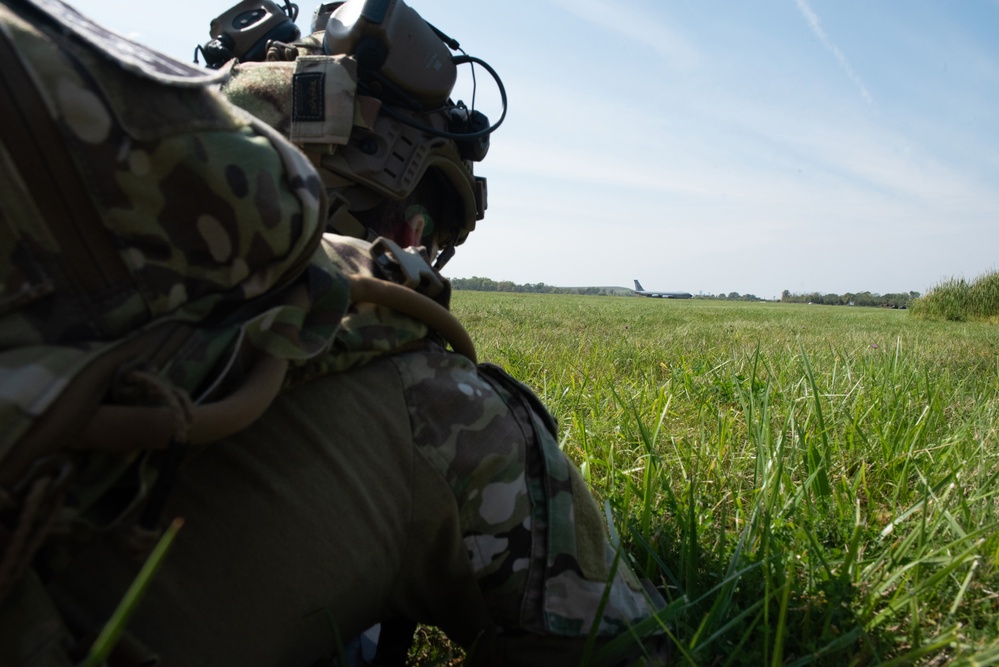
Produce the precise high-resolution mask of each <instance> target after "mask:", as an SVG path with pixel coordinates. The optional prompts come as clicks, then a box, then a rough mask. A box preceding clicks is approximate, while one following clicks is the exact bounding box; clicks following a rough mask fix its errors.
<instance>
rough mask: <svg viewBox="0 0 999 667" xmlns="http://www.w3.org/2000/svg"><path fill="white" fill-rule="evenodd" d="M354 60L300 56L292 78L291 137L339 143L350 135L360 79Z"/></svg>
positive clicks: (305, 141) (317, 141)
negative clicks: (357, 78) (356, 76)
mask: <svg viewBox="0 0 999 667" xmlns="http://www.w3.org/2000/svg"><path fill="white" fill-rule="evenodd" d="M348 63H349V64H350V65H353V61H346V60H343V59H342V58H341V57H339V56H299V58H298V59H297V60H296V61H295V75H294V78H293V79H292V93H291V94H292V111H291V128H290V131H289V139H291V141H292V142H294V143H297V144H339V145H343V144H346V143H347V140H348V139H350V131H351V128H352V127H353V125H354V92H355V91H356V89H357V82H356V81H355V79H354V73H353V69H352V68H351V67H349V66H348Z"/></svg>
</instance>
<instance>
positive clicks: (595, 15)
mask: <svg viewBox="0 0 999 667" xmlns="http://www.w3.org/2000/svg"><path fill="white" fill-rule="evenodd" d="M549 1H550V2H551V3H552V4H553V5H556V6H557V7H560V8H561V9H563V10H565V11H567V12H569V13H571V14H574V15H575V16H577V17H579V18H581V19H583V20H585V21H588V22H589V23H592V24H593V25H595V26H597V27H599V28H602V29H604V30H610V31H612V32H615V33H617V34H618V35H622V36H624V37H625V38H627V39H628V40H630V41H633V42H636V43H638V44H642V45H644V46H645V47H647V48H649V49H651V50H652V51H654V52H656V53H658V54H659V55H661V56H662V57H663V59H664V60H665V61H666V65H667V66H668V67H670V68H672V69H676V70H684V69H690V68H692V67H695V66H696V65H697V64H698V63H699V62H700V55H699V53H698V51H697V49H695V48H694V47H693V45H692V44H691V43H690V42H689V40H687V38H686V37H684V36H683V35H682V34H680V33H679V32H678V31H676V30H675V29H673V28H672V27H670V26H668V25H666V24H665V23H664V22H663V21H662V20H661V19H660V17H658V16H655V15H653V14H651V13H649V12H642V11H639V10H637V9H635V8H633V7H629V6H628V5H626V4H624V3H622V2H620V0H618V1H617V2H614V3H610V4H608V3H607V2H606V1H604V0H549ZM654 6H656V7H659V6H660V5H659V3H655V5H654Z"/></svg>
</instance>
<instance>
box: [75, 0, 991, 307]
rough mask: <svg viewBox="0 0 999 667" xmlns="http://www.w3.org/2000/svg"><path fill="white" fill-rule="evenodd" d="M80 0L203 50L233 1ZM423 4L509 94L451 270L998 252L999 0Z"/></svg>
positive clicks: (553, 276)
mask: <svg viewBox="0 0 999 667" xmlns="http://www.w3.org/2000/svg"><path fill="white" fill-rule="evenodd" d="M71 4H73V5H74V6H75V7H76V8H77V9H79V10H80V11H82V12H83V13H85V14H87V15H89V16H90V17H91V18H94V19H96V20H98V21H99V22H101V23H103V24H104V25H106V26H108V27H110V28H112V29H114V30H116V31H118V32H120V33H122V34H124V35H126V36H129V37H132V38H133V39H137V40H139V41H143V42H145V43H147V44H149V45H151V46H153V47H155V48H157V49H159V50H161V51H164V52H165V53H168V54H170V55H173V56H175V57H177V58H178V59H182V60H185V61H190V59H191V55H192V53H193V50H194V46H195V45H196V44H198V43H203V42H205V41H207V39H208V23H209V21H210V20H211V19H212V18H213V17H214V16H216V15H218V14H219V13H221V12H222V11H224V10H225V9H227V8H228V7H229V6H230V5H229V3H227V2H221V3H218V4H213V3H209V2H205V1H204V0H198V1H195V0H174V2H171V3H148V2H135V1H134V0H76V2H73V3H71ZM316 4H318V3H316ZM409 4H410V5H411V6H412V7H414V8H415V9H416V10H417V11H419V12H420V13H421V14H422V15H423V16H424V17H425V18H426V19H428V20H429V21H430V22H431V23H433V24H435V25H436V26H437V27H439V28H440V29H442V30H443V31H444V32H446V33H448V34H449V35H451V36H452V37H454V38H456V39H457V40H459V41H460V42H461V45H462V47H463V48H464V49H465V50H466V51H467V52H468V53H469V54H471V55H474V56H478V57H480V58H482V59H483V60H485V61H487V62H488V63H490V64H491V65H492V66H493V67H494V68H495V69H496V70H497V71H498V72H499V74H500V76H501V77H502V78H503V82H504V84H505V85H506V89H507V93H508V95H509V102H510V109H509V113H508V116H507V120H506V122H505V123H504V124H503V126H502V127H501V128H500V129H499V130H498V131H497V132H496V133H495V134H494V135H493V137H492V144H491V149H490V153H489V155H488V157H487V158H486V160H485V161H484V162H483V163H482V164H481V165H478V166H477V171H478V173H480V174H481V175H484V176H486V177H488V179H489V210H488V212H487V215H486V219H485V220H483V221H481V222H480V223H479V227H478V229H477V230H476V231H475V233H473V234H472V235H471V236H470V237H469V240H468V241H467V242H466V243H465V244H464V245H463V246H461V247H460V248H459V249H458V253H457V255H456V256H455V258H454V259H453V260H451V263H450V264H449V265H448V266H447V267H446V269H445V273H446V274H447V275H450V276H452V277H471V276H473V275H478V276H487V277H489V278H493V279H494V280H513V281H514V282H518V283H526V282H530V283H537V282H544V283H548V284H551V285H559V286H588V285H598V286H607V285H619V286H630V285H631V281H632V280H633V279H634V278H638V279H640V280H641V281H642V283H643V284H644V286H645V287H646V288H647V289H662V290H676V291H680V290H682V291H689V292H692V293H694V294H697V293H706V294H717V293H719V292H724V293H728V292H732V291H736V292H739V293H742V294H747V293H751V294H756V295H757V296H760V297H764V298H771V297H774V296H778V295H779V294H780V292H781V290H783V289H789V290H791V291H792V292H799V293H800V292H813V291H818V292H823V293H826V292H835V293H844V292H852V291H861V290H869V291H872V292H879V293H887V292H908V291H910V290H915V291H918V292H924V291H925V290H926V289H928V288H930V287H932V286H933V285H935V284H937V283H939V282H940V281H941V280H943V279H947V278H950V277H964V278H969V279H970V278H974V277H976V276H978V275H980V274H982V273H985V272H989V271H993V270H996V269H997V268H999V122H997V121H999V0H963V1H961V2H957V1H944V0H906V1H905V2H902V1H901V0H895V1H889V0H882V1H880V2H870V1H869V0H867V1H860V0H758V1H754V2H739V1H736V0H725V1H722V0H702V1H697V0H675V1H674V0H669V1H667V0H616V1H614V2H611V1H609V0H603V1H601V2H598V1H597V0H505V1H503V2H500V1H496V0H476V1H475V2H472V1H470V0H462V1H458V0H411V1H410V2H409ZM300 6H301V17H300V20H299V23H300V24H301V25H303V26H305V25H307V23H308V19H309V18H310V17H311V15H312V11H313V9H314V8H315V5H314V4H306V3H301V5H300ZM477 79H478V91H477V94H476V102H477V107H479V108H480V109H481V110H482V111H484V112H485V113H486V114H487V115H489V117H490V118H491V119H493V120H495V119H496V118H498V117H499V113H500V107H499V104H498V97H497V96H496V94H495V92H494V87H493V86H492V84H491V82H490V81H489V77H488V76H487V75H486V74H485V72H483V71H481V70H479V71H478V77H477ZM470 88H471V87H470V76H469V70H468V68H467V67H464V68H463V69H462V71H461V75H460V80H459V88H458V89H457V90H456V92H455V98H462V99H465V101H466V102H470V101H471V94H470Z"/></svg>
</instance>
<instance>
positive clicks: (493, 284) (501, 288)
mask: <svg viewBox="0 0 999 667" xmlns="http://www.w3.org/2000/svg"><path fill="white" fill-rule="evenodd" d="M451 287H452V288H453V289H456V290H470V291H473V292H525V293H530V294H590V295H593V296H610V295H612V294H614V292H613V291H611V290H608V289H606V288H603V287H555V286H554V285H546V284H544V283H525V284H523V285H518V284H517V283H514V282H512V281H509V280H500V281H499V282H497V281H495V280H491V279H489V278H480V277H478V276H472V277H471V278H451Z"/></svg>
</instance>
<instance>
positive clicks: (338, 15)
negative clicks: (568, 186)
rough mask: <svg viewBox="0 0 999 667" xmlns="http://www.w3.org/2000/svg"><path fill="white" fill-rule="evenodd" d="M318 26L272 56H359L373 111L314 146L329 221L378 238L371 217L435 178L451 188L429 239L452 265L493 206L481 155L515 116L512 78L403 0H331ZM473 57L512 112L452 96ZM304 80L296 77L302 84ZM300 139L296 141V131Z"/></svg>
mask: <svg viewBox="0 0 999 667" xmlns="http://www.w3.org/2000/svg"><path fill="white" fill-rule="evenodd" d="M231 12H232V10H230V13H231ZM213 25H215V22H213ZM312 28H313V33H312V34H311V35H310V36H309V37H306V38H305V39H304V40H301V41H300V42H298V43H296V44H291V45H280V46H282V47H291V48H290V49H289V48H283V49H275V48H270V49H269V50H268V55H267V59H268V60H275V59H281V58H282V57H285V58H286V57H289V55H288V54H289V51H290V52H291V56H290V57H292V58H294V57H296V56H297V57H301V56H303V55H309V56H315V55H325V56H330V57H341V58H345V59H348V60H350V61H351V63H350V65H351V67H352V68H353V69H354V76H355V77H356V104H357V107H358V108H363V109H365V110H366V111H367V120H366V122H363V123H355V124H354V125H353V127H352V128H351V131H350V134H349V138H347V139H346V141H344V142H341V143H340V144H339V145H336V146H332V147H330V149H329V150H326V151H325V152H322V154H321V155H316V154H315V150H314V147H309V150H308V151H307V152H309V153H310V157H311V158H312V159H313V162H314V163H315V164H316V166H317V167H318V168H319V171H320V174H321V175H322V177H323V180H324V184H325V186H326V189H327V193H328V195H329V199H330V213H329V218H328V226H329V228H330V229H331V231H334V232H336V233H338V234H343V235H348V236H354V237H358V238H371V237H372V236H373V232H372V223H371V220H372V218H373V217H374V216H377V215H378V211H379V210H380V209H381V208H384V207H385V205H386V204H393V203H394V204H405V203H406V202H408V201H410V200H412V199H413V198H414V197H416V198H417V199H418V198H419V196H418V195H414V192H416V191H417V189H418V188H427V186H428V184H430V185H431V187H432V188H436V191H437V192H438V193H446V194H444V195H442V196H438V197H436V201H437V205H436V210H435V208H434V207H432V206H428V208H429V209H430V210H429V211H428V212H429V217H430V218H431V219H432V220H433V227H434V228H433V229H432V230H430V229H428V230H427V232H426V234H425V236H424V239H425V240H426V241H427V243H426V244H427V245H431V244H432V245H434V246H436V247H435V249H434V250H439V254H438V255H437V263H436V266H437V267H438V268H439V267H441V266H443V265H444V263H445V262H446V261H447V260H448V259H449V258H450V257H451V256H452V255H453V254H454V248H455V247H456V246H458V245H460V244H461V243H463V242H464V241H465V239H466V238H467V237H468V234H469V233H470V232H471V231H472V230H474V229H475V225H476V222H477V221H478V220H481V219H482V218H483V217H484V214H485V209H486V206H487V189H486V179H485V178H483V177H481V176H476V175H475V173H474V163H475V162H480V161H481V160H482V159H483V158H485V156H486V153H487V152H488V150H489V136H490V134H491V133H492V132H493V131H494V130H496V128H497V127H499V125H500V124H501V123H502V122H503V119H504V118H505V116H506V106H507V104H506V91H505V90H504V88H503V84H502V81H501V80H500V79H499V76H498V75H497V74H496V72H495V71H494V70H493V69H492V67H490V66H489V65H488V64H487V63H485V62H483V61H482V60H480V59H478V58H475V57H473V56H469V55H467V54H465V53H464V51H462V50H461V48H460V45H459V44H458V42H457V41H455V40H454V39H452V38H450V37H448V36H447V35H446V34H444V33H443V32H441V31H440V30H438V29H437V28H435V27H434V26H432V25H430V24H429V23H428V22H427V21H425V20H424V19H423V18H422V17H421V16H420V15H419V14H418V13H417V12H416V11H415V10H414V9H412V8H411V7H409V6H408V5H406V3H405V2H403V0H347V1H346V2H331V3H325V4H323V5H321V6H320V7H319V8H318V9H317V10H316V12H315V14H314V16H313V25H312ZM271 46H272V47H273V46H274V44H273V43H272V44H271ZM454 51H457V52H458V53H457V54H454V53H453V52H454ZM276 54H277V55H276ZM465 64H468V65H470V66H472V67H474V66H475V65H478V66H481V67H482V68H483V69H485V70H486V71H487V72H488V73H489V74H490V75H491V76H492V78H493V79H494V81H495V82H496V85H497V88H498V90H499V94H500V98H501V101H502V106H503V112H502V115H501V117H500V119H499V121H497V122H496V123H495V124H492V125H490V122H489V119H488V118H487V117H486V116H485V115H484V114H483V113H482V112H480V111H478V110H475V109H474V108H468V107H467V106H466V105H465V104H464V103H463V102H462V101H460V100H459V101H457V102H455V101H454V100H452V99H451V93H452V91H453V89H454V86H455V83H456V80H457V71H458V67H459V66H461V65H465ZM299 83H300V81H299V80H297V79H296V80H295V81H294V86H293V87H295V90H296V91H297V90H298V87H299V86H298V84H299ZM292 95H293V96H297V95H298V92H294V93H292ZM296 103H297V101H296V100H293V106H294V104H296ZM299 106H300V107H301V106H302V105H301V104H299ZM291 113H292V115H294V114H295V113H297V112H296V111H295V110H294V109H293V110H292V111H291ZM358 115H362V116H363V115H365V114H364V112H362V111H359V112H358ZM280 129H282V130H284V131H287V128H280ZM291 139H292V141H296V138H295V136H294V133H292V136H291ZM415 203H419V204H421V205H425V204H424V202H423V201H417V202H415ZM431 254H437V253H436V252H432V253H431Z"/></svg>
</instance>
